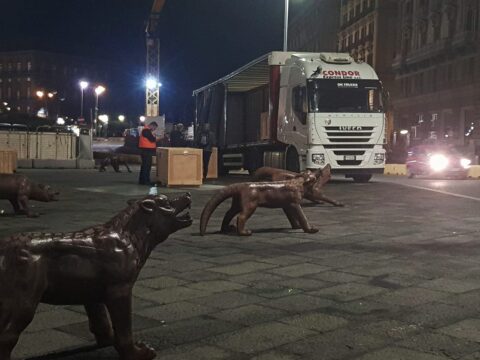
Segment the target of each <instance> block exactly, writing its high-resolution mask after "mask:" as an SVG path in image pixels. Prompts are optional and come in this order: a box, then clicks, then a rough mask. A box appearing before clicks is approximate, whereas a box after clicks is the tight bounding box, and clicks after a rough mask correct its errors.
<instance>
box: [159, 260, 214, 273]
mask: <svg viewBox="0 0 480 360" xmlns="http://www.w3.org/2000/svg"><path fill="white" fill-rule="evenodd" d="M213 266H215V265H213V264H211V263H208V262H202V261H195V260H191V261H171V262H168V263H166V264H163V265H162V266H161V269H162V270H166V271H174V272H179V273H182V272H189V271H195V270H202V269H208V268H211V267H213Z"/></svg>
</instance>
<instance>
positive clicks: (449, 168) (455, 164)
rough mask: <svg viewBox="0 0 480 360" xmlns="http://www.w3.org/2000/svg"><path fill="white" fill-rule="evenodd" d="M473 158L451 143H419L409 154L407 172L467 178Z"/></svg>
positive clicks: (409, 175)
mask: <svg viewBox="0 0 480 360" xmlns="http://www.w3.org/2000/svg"><path fill="white" fill-rule="evenodd" d="M470 163H471V160H470V159H468V158H466V157H465V156H463V155H462V154H461V153H460V152H458V151H457V150H456V149H455V148H454V147H453V146H450V145H417V146H414V147H412V148H410V149H409V151H408V154H407V161H406V164H407V174H408V177H409V178H413V177H414V176H417V175H425V176H443V177H449V176H454V177H457V178H466V177H467V173H468V169H469V167H470Z"/></svg>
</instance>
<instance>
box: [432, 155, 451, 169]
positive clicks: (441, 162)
mask: <svg viewBox="0 0 480 360" xmlns="http://www.w3.org/2000/svg"><path fill="white" fill-rule="evenodd" d="M429 163H430V167H431V168H432V170H433V171H443V170H445V169H446V168H447V166H448V158H447V157H446V156H445V155H442V154H434V155H432V156H430V161H429Z"/></svg>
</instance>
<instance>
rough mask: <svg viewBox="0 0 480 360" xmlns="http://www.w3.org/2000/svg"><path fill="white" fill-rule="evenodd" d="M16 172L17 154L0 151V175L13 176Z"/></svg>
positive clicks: (10, 151)
mask: <svg viewBox="0 0 480 360" xmlns="http://www.w3.org/2000/svg"><path fill="white" fill-rule="evenodd" d="M16 170H17V152H16V151H15V150H12V149H3V150H2V149H0V174H13V173H14V172H15V171H16Z"/></svg>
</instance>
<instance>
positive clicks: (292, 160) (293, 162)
mask: <svg viewBox="0 0 480 360" xmlns="http://www.w3.org/2000/svg"><path fill="white" fill-rule="evenodd" d="M285 166H286V168H287V170H288V171H293V172H300V161H299V160H298V152H297V149H295V148H294V147H293V146H291V147H289V148H288V149H287V156H286V157H285Z"/></svg>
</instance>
